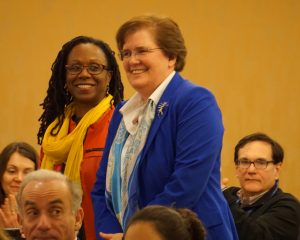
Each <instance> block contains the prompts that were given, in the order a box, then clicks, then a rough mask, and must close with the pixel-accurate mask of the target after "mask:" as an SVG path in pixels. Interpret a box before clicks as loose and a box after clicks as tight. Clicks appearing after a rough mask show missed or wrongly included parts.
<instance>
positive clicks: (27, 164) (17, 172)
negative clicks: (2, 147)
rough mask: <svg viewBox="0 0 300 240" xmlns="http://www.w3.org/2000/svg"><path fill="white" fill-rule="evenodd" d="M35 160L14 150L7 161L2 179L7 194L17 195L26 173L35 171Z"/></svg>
mask: <svg viewBox="0 0 300 240" xmlns="http://www.w3.org/2000/svg"><path fill="white" fill-rule="evenodd" d="M34 167H35V166H34V162H33V161H32V160H30V159H29V158H26V157H24V156H22V155H21V154H20V153H18V152H14V153H13V154H12V155H11V156H10V158H9V160H8V163H7V166H6V170H5V172H4V174H3V176H2V179H1V186H2V189H3V191H4V193H5V195H6V196H7V195H9V194H13V195H16V194H17V192H18V191H19V188H20V185H21V183H22V181H23V178H24V177H25V175H26V174H28V173H29V172H31V171H34Z"/></svg>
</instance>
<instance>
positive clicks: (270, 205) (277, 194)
mask: <svg viewBox="0 0 300 240" xmlns="http://www.w3.org/2000/svg"><path fill="white" fill-rule="evenodd" d="M283 155H284V153H283V149H282V147H281V146H280V145H279V144H278V143H277V142H276V141H274V140H273V139H271V138H270V137H268V136H267V135H265V134H262V133H255V134H252V135H249V136H246V137H244V138H242V139H241V140H240V141H239V142H238V144H237V145H236V147H235V152H234V162H235V166H236V174H237V177H238V180H239V182H240V185H241V188H238V187H230V188H225V190H223V193H224V196H225V198H226V199H227V201H228V203H229V206H230V208H231V212H232V214H233V217H234V220H235V224H236V228H237V231H238V235H239V238H240V239H242V240H250V239H253V240H254V239H255V240H257V239H259V240H264V239H272V240H273V239H284V240H296V239H297V236H298V234H299V233H298V231H299V224H300V204H299V201H298V200H297V199H296V198H295V197H293V196H292V195H291V194H289V193H284V192H283V191H282V190H281V189H280V188H279V172H280V168H281V165H282V161H283Z"/></svg>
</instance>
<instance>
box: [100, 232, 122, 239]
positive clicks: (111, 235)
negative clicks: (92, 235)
mask: <svg viewBox="0 0 300 240" xmlns="http://www.w3.org/2000/svg"><path fill="white" fill-rule="evenodd" d="M99 236H100V237H102V238H103V239H105V240H122V238H123V233H103V232H100V233H99Z"/></svg>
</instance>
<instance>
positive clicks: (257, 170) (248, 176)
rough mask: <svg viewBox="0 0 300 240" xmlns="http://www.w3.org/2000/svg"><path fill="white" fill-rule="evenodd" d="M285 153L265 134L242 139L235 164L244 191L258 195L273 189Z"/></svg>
mask: <svg viewBox="0 0 300 240" xmlns="http://www.w3.org/2000/svg"><path fill="white" fill-rule="evenodd" d="M283 157H284V151H283V149H282V147H281V146H280V145H279V143H277V142H276V141H275V140H273V139H272V138H270V137H269V136H268V135H266V134H264V133H254V134H251V135H248V136H245V137H244V138H242V139H241V140H240V141H239V142H238V144H237V145H236V147H235V151H234V162H235V165H236V173H237V177H238V179H239V182H240V185H241V188H242V190H243V191H244V193H245V194H246V195H249V196H251V195H258V194H260V193H263V192H266V191H267V190H269V189H271V188H272V187H273V186H274V184H275V182H276V181H277V180H278V179H279V172H280V169H281V164H282V162H283Z"/></svg>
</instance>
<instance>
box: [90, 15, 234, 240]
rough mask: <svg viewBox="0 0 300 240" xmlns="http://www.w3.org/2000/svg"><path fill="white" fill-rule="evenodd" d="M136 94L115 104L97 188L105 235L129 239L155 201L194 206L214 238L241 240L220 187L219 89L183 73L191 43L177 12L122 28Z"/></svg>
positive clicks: (123, 53)
mask: <svg viewBox="0 0 300 240" xmlns="http://www.w3.org/2000/svg"><path fill="white" fill-rule="evenodd" d="M117 43H118V48H119V51H120V58H121V60H122V61H123V65H124V69H125V72H126V74H127V78H128V81H129V83H130V84H131V86H132V87H133V88H134V89H135V90H136V93H135V94H134V96H133V97H131V98H130V99H129V100H128V101H127V102H123V103H121V104H120V105H119V106H118V107H117V108H116V110H115V113H114V116H113V118H112V120H111V123H110V128H109V133H108V137H107V141H106V147H105V151H104V155H103V159H102V162H101V165H100V167H99V169H98V172H97V181H96V183H95V186H94V190H93V192H92V199H93V205H94V214H95V227H96V232H101V233H100V238H99V239H107V240H108V239H111V240H115V239H116V240H117V239H121V237H122V232H123V230H124V229H125V228H126V224H127V223H128V220H129V219H130V217H131V216H132V215H133V214H134V213H135V212H136V211H137V210H138V209H141V208H143V207H145V206H148V205H165V206H174V207H176V208H189V209H191V210H193V211H194V212H195V213H197V215H198V217H199V218H200V219H201V221H202V222H203V224H204V226H205V228H206V230H207V239H209V240H218V239H222V240H227V239H228V240H229V239H237V235H236V230H235V227H234V222H233V219H232V216H231V213H230V209H229V208H228V206H227V203H226V201H225V199H224V197H223V194H222V191H221V188H220V154H221V148H222V138H223V131H224V129H223V124H222V117H221V112H220V110H219V107H218V105H217V103H216V100H215V98H214V96H213V95H212V94H211V93H210V92H209V91H208V90H206V89H204V88H202V87H200V86H197V85H195V84H193V83H191V82H189V81H187V80H185V79H183V78H182V77H181V76H180V75H179V73H178V72H180V71H181V70H182V69H183V67H184V64H185V56H186V48H185V45H184V40H183V37H182V34H181V32H180V30H179V28H178V25H177V24H176V23H175V22H174V21H173V20H171V19H169V18H164V17H157V16H148V15H147V16H139V17H136V18H133V19H131V20H129V21H127V22H126V23H124V24H123V25H122V26H121V27H120V29H119V30H118V33H117Z"/></svg>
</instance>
